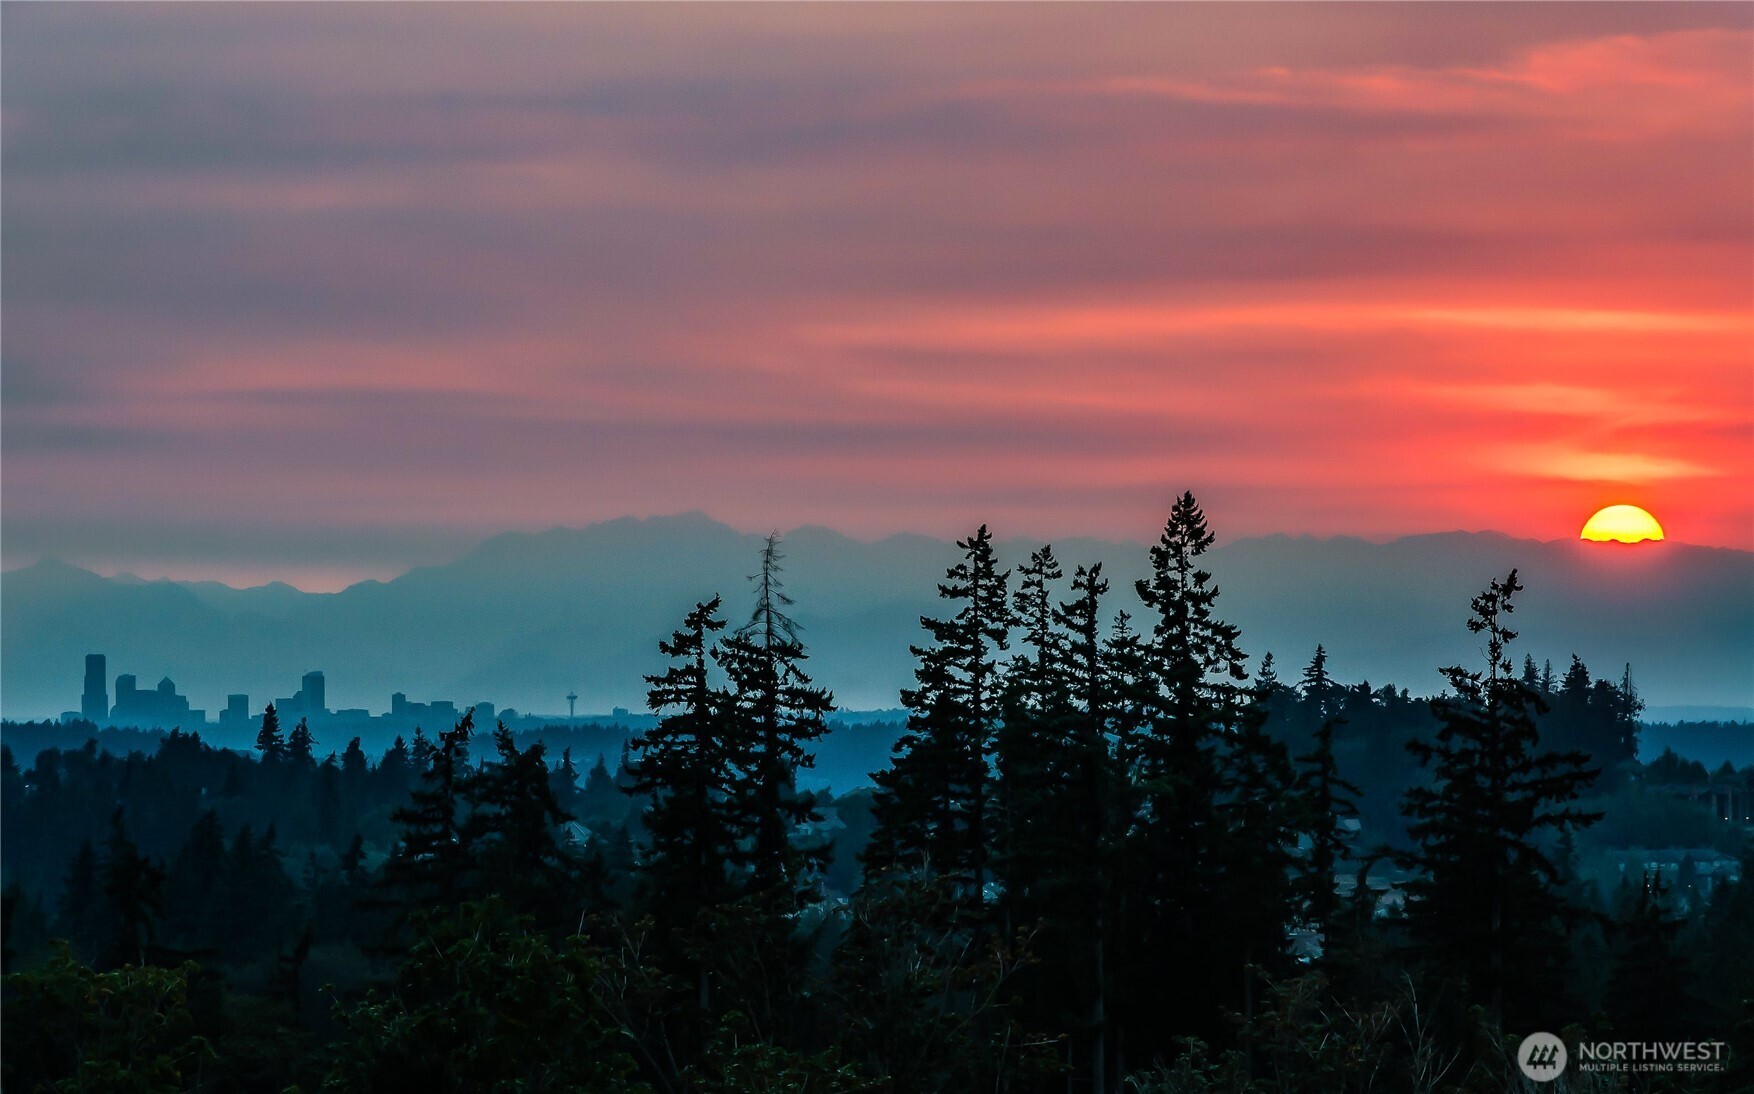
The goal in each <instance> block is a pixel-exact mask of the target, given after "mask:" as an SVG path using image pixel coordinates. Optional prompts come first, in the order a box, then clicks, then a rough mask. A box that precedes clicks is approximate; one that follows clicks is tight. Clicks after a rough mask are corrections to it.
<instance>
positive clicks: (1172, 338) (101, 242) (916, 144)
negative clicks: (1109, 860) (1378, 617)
mask: <svg viewBox="0 0 1754 1094" xmlns="http://www.w3.org/2000/svg"><path fill="white" fill-rule="evenodd" d="M4 20H5V37H4V57H3V58H0V61H3V64H0V72H3V83H4V86H3V88H0V92H3V96H4V106H3V114H0V117H3V122H4V161H3V167H4V183H3V185H4V194H3V199H4V217H3V229H4V240H3V254H0V259H3V273H4V300H3V305H4V312H3V320H4V328H3V336H4V341H3V343H0V355H3V359H0V383H3V393H0V395H3V399H0V405H3V408H4V422H3V429H4V432H3V434H0V438H3V440H0V444H3V468H4V484H3V485H4V493H3V506H4V514H3V515H4V529H3V537H4V538H3V546H4V555H5V560H4V561H5V565H6V566H8V567H12V566H17V565H21V564H24V563H28V562H31V561H33V560H35V559H37V558H39V557H42V556H44V555H54V556H57V557H60V558H64V559H67V560H68V561H72V562H77V563H81V564H86V565H91V566H93V567H95V568H97V569H100V570H103V571H105V572H112V571H114V570H117V569H127V570H132V571H135V572H138V573H141V574H144V575H147V576H159V575H170V576H179V577H193V576H212V577H219V578H222V579H226V580H232V581H236V582H255V581H262V580H267V579H270V578H285V579H290V580H293V581H294V582H295V583H298V584H301V585H303V586H305V587H308V588H335V587H338V586H339V585H341V584H343V583H344V582H346V581H348V580H352V579H356V578H359V577H364V576H380V577H382V576H389V575H391V574H394V573H397V572H400V571H401V570H403V569H406V568H407V567H408V566H409V565H411V564H416V563H427V562H434V561H440V560H443V559H446V558H449V557H452V556H454V555H455V554H457V553H459V552H460V551H461V550H463V549H465V548H466V546H467V545H468V544H469V543H471V542H472V541H474V540H476V539H479V538H481V537H483V536H485V535H489V534H492V533H495V532H499V531H504V530H507V529H537V528H545V527H549V526H553V525H556V524H567V525H578V524H584V523H587V522H590V521H594V520H600V519H605V518H610V517H615V516H620V515H624V514H630V513H631V514H654V513H670V512H677V511H681V510H688V509H703V510H705V511H707V512H708V513H710V514H712V515H713V516H715V517H719V518H721V519H724V520H727V521H729V522H730V523H732V524H734V525H736V526H738V527H740V528H744V529H747V530H765V529H768V528H771V527H780V528H787V527H792V526H795V525H798V524H803V523H814V524H826V525H829V526H831V527H835V528H838V529H840V530H842V531H845V532H848V533H850V534H854V535H858V536H862V537H874V536H879V535H884V534H888V533H891V532H897V531H916V532H925V533H930V534H934V535H945V536H947V535H952V534H957V533H962V532H965V531H967V530H968V529H969V528H970V527H971V526H972V525H973V524H975V523H977V522H980V521H988V522H991V523H992V524H993V526H994V528H995V530H996V531H997V532H998V533H999V534H1000V535H1002V536H1003V535H1013V534H1015V535H1024V534H1028V535H1038V536H1046V537H1063V536H1066V535H1070V534H1084V535H1095V536H1102V537H1106V538H1115V539H1137V540H1144V539H1147V538H1149V537H1151V536H1152V535H1153V534H1154V532H1155V529H1156V527H1157V526H1158V525H1160V523H1161V521H1162V517H1163V514H1164V512H1165V510H1166V508H1167V503H1168V500H1169V498H1170V497H1171V495H1172V493H1174V492H1178V491H1180V490H1181V489H1184V488H1191V489H1193V490H1194V491H1195V492H1196V493H1197V494H1199V495H1200V498H1201V500H1202V501H1203V502H1204V503H1205V506H1206V509H1207V513H1208V515H1209V516H1210V517H1211V518H1212V520H1213V522H1214V524H1215V526H1216V527H1217V529H1218V530H1219V531H1220V533H1221V534H1222V535H1223V536H1224V538H1234V537H1237V536H1243V535H1257V534H1264V533H1270V532H1288V533H1314V534H1316V535H1322V536H1327V535H1336V534H1350V535H1362V536H1368V537H1372V538H1384V537H1391V536H1396V535H1402V534H1407V533H1416V532H1430V531H1444V530H1451V529H1458V528H1459V529H1487V528H1490V529H1497V530H1500V531H1503V532H1507V533H1509V534H1512V535H1516V536H1526V537H1531V538H1538V539H1558V538H1564V537H1571V536H1575V535H1576V534H1577V531H1578V528H1579V527H1580V526H1581V524H1582V523H1583V521H1584V518H1585V517H1587V516H1588V515H1589V514H1590V512H1591V511H1593V510H1594V509H1595V508H1597V507H1599V506H1602V505H1606V504H1608V503H1610V502H1631V503H1636V504H1639V505H1642V506H1644V507H1645V508H1647V509H1649V510H1651V511H1652V512H1653V513H1655V514H1656V516H1657V517H1658V519H1660V520H1661V521H1662V523H1663V525H1664V527H1665V528H1666V529H1667V532H1668V535H1669V536H1670V538H1672V539H1675V540H1680V541H1685V542H1690V543H1698V544H1708V545H1718V546H1729V547H1737V548H1743V549H1750V548H1754V474H1750V469H1751V468H1754V197H1751V195H1754V6H1750V5H1746V4H1735V5H1732V4H1711V5H1701V6H1692V5H1686V4H1664V5H1660V6H1642V5H1635V4H1614V5H1602V6H1596V5H1585V4H1552V5H1526V6H1497V5H1491V4H1466V5H1454V6H1444V5H1424V4H1422V5H1383V4H1372V5H1361V6H1349V5H1326V4H1324V5H1301V4H1300V5H1296V6H1278V5H1273V4H1247V5H1198V6H1124V7H1109V6H1082V5H1081V6H1042V5H1027V6H995V5H980V6H906V7H900V6H888V5H858V6H832V7H831V6H799V5H763V6H731V5H714V6H692V5H663V6H624V5H607V6H573V5H540V6H529V7H525V6H517V5H506V6H492V7H479V6H465V5H436V6H423V5H406V6H405V5H387V6H371V5H326V4H325V5H271V6H255V5H250V6H242V5H240V6H232V5H206V4H201V5H177V6H168V7H159V6H154V5H144V4H143V5H125V6H109V5H95V4H93V5H87V4H77V5H75V4H62V5H26V4H8V5H6V7H5V10H4Z"/></svg>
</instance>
